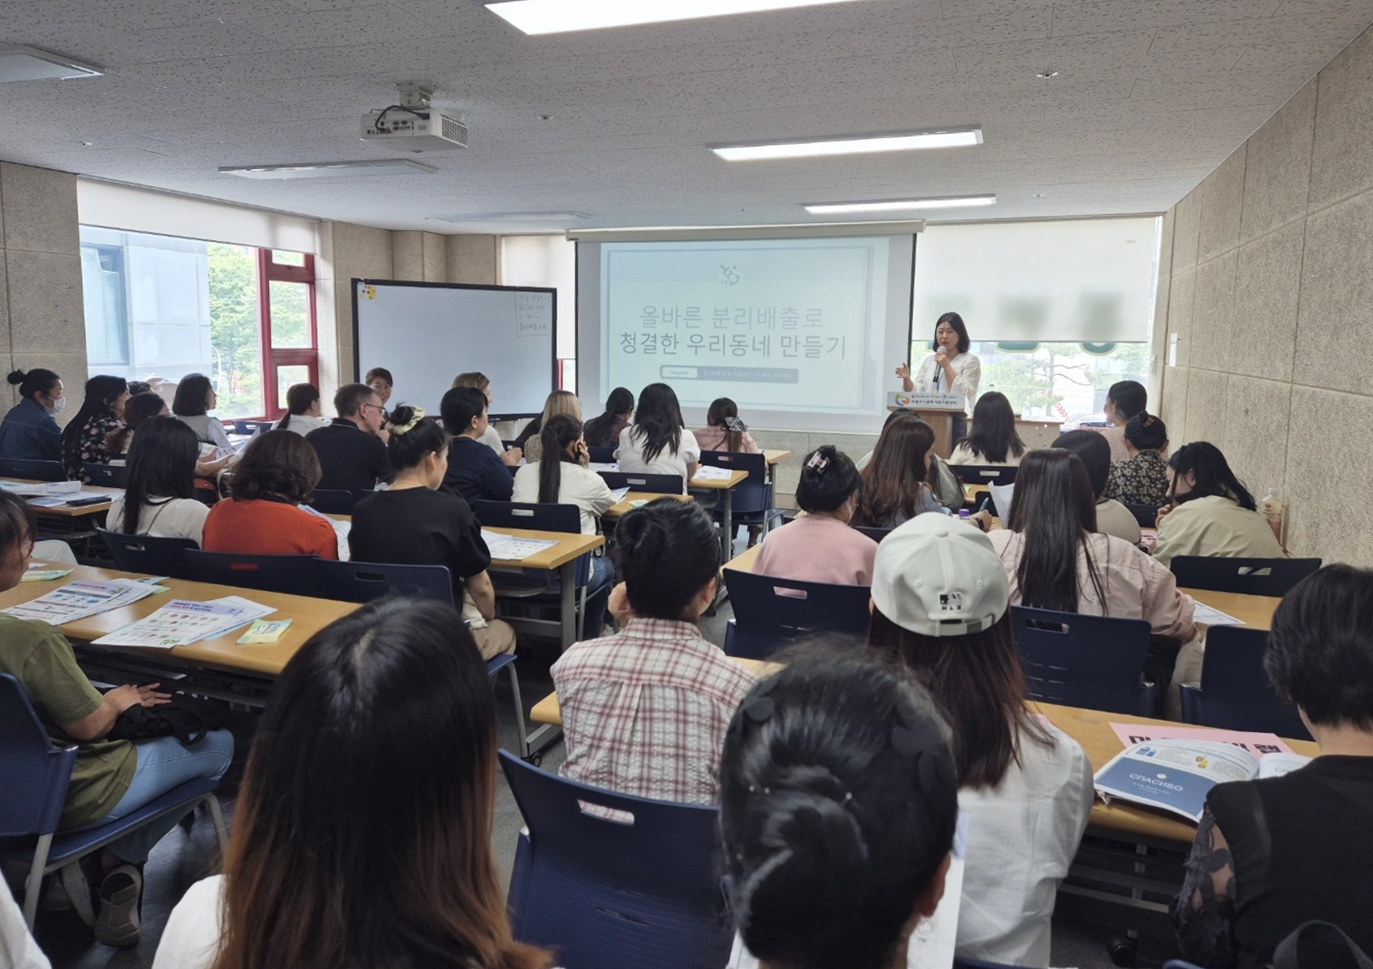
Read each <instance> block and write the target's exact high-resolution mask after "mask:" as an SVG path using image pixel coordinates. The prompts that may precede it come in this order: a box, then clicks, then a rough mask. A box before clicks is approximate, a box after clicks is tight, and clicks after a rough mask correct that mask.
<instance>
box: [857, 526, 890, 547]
mask: <svg viewBox="0 0 1373 969" xmlns="http://www.w3.org/2000/svg"><path fill="white" fill-rule="evenodd" d="M850 527H852V528H853V530H854V531H856V532H862V533H863V534H864V535H866V536H868V538H870V539H872V540H873V541H874V542H879V543H880V542H881V541H882V539H884V538H886V537H887V536H888V535H890V534H891V532H892V530H891V529H890V528H874V527H873V526H872V525H853V526H850Z"/></svg>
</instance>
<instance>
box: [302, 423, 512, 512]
mask: <svg viewBox="0 0 1373 969" xmlns="http://www.w3.org/2000/svg"><path fill="white" fill-rule="evenodd" d="M315 433H316V434H318V433H319V432H318V431H316V432H315ZM443 483H444V485H445V486H446V487H447V488H448V489H450V490H451V491H453V492H455V493H457V494H459V495H461V496H462V498H463V500H465V501H466V502H467V503H468V504H472V503H473V502H477V501H509V500H510V496H511V495H512V494H513V493H514V491H515V477H514V475H512V474H511V473H510V469H509V468H508V467H506V466H505V464H504V463H503V462H502V461H501V459H500V458H499V457H497V456H496V452H495V451H493V450H491V448H489V447H488V446H487V445H485V444H483V443H482V442H481V441H478V440H475V439H473V438H470V437H455V438H453V443H452V444H451V445H449V447H448V473H447V474H446V475H444V478H443Z"/></svg>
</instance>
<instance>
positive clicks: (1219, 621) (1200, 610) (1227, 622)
mask: <svg viewBox="0 0 1373 969" xmlns="http://www.w3.org/2000/svg"><path fill="white" fill-rule="evenodd" d="M1192 621H1193V622H1203V623H1205V624H1206V625H1208V626H1243V625H1245V622H1244V620H1243V619H1236V618H1235V617H1234V616H1232V615H1230V614H1228V613H1224V612H1221V611H1220V610H1219V609H1213V608H1211V607H1210V606H1208V605H1207V604H1206V603H1204V602H1198V603H1197V604H1196V608H1195V609H1194V610H1193V612H1192Z"/></svg>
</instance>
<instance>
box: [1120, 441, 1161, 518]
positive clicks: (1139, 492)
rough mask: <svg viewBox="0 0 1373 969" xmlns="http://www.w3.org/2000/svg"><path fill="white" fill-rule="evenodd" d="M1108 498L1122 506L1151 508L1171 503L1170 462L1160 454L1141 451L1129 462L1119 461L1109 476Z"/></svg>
mask: <svg viewBox="0 0 1373 969" xmlns="http://www.w3.org/2000/svg"><path fill="white" fill-rule="evenodd" d="M1106 497H1107V498H1114V499H1115V500H1116V501H1118V502H1120V503H1121V504H1122V505H1151V506H1153V507H1155V508H1157V507H1158V506H1159V505H1162V504H1163V503H1164V502H1165V501H1167V500H1168V463H1167V462H1166V461H1164V460H1163V456H1162V455H1160V454H1159V453H1158V452H1157V451H1140V452H1139V453H1138V454H1136V455H1135V456H1134V457H1132V458H1131V459H1130V460H1128V461H1116V462H1115V463H1113V464H1112V465H1111V471H1110V473H1109V474H1108V475H1107V476H1106Z"/></svg>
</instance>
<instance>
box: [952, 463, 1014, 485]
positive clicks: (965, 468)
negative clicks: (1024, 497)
mask: <svg viewBox="0 0 1373 969" xmlns="http://www.w3.org/2000/svg"><path fill="white" fill-rule="evenodd" d="M949 467H950V468H952V469H953V473H954V474H956V475H957V476H958V480H959V481H961V482H963V483H964V484H985V485H991V484H1002V485H1008V484H1015V475H1016V472H1017V471H1019V470H1020V469H1019V468H1014V467H1006V466H1002V465H997V464H951V465H949Z"/></svg>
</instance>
